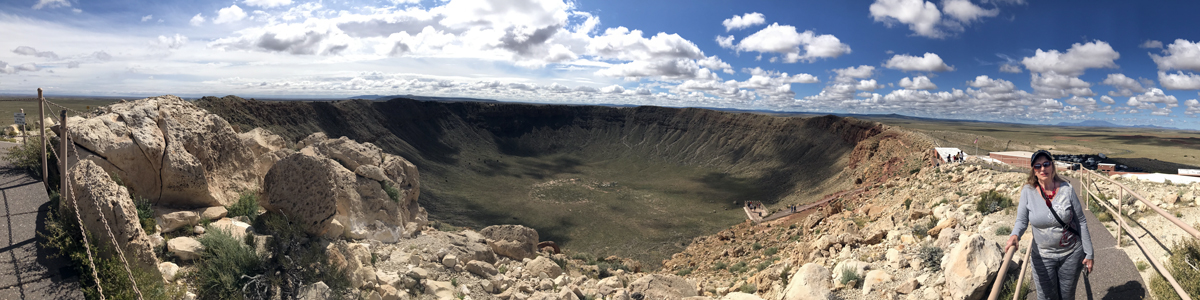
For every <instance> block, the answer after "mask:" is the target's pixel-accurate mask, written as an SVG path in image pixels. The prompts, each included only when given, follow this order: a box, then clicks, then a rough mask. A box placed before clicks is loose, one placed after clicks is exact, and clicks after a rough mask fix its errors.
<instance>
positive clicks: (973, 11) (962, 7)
mask: <svg viewBox="0 0 1200 300" xmlns="http://www.w3.org/2000/svg"><path fill="white" fill-rule="evenodd" d="M942 11H944V12H945V13H946V15H949V16H950V17H953V18H954V19H956V20H958V21H959V22H963V23H971V22H973V21H975V20H978V19H980V18H983V17H995V16H996V15H999V14H1000V9H999V8H993V9H983V8H982V7H979V6H978V5H975V4H974V3H971V1H969V0H945V1H942Z"/></svg>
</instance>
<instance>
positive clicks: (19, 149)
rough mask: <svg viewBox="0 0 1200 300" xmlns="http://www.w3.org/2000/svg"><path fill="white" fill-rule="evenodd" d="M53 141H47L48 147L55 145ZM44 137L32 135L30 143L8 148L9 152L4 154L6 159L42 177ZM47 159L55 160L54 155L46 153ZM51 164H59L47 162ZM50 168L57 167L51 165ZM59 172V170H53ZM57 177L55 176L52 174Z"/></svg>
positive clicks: (35, 175)
mask: <svg viewBox="0 0 1200 300" xmlns="http://www.w3.org/2000/svg"><path fill="white" fill-rule="evenodd" d="M53 146H54V145H53V144H52V143H47V144H46V147H53ZM41 147H42V138H41V137H36V136H31V137H29V140H28V143H24V144H19V145H16V146H14V147H12V148H9V149H8V153H5V154H4V160H6V161H8V162H10V163H12V164H13V166H14V167H17V168H18V169H25V170H28V171H30V172H32V173H33V175H34V178H41V177H42V150H41ZM46 159H47V160H54V155H53V154H51V153H46ZM47 165H49V166H55V165H57V163H56V162H49V161H48V162H47ZM50 169H55V168H53V167H51V168H50ZM53 173H58V172H53ZM51 177H55V176H51Z"/></svg>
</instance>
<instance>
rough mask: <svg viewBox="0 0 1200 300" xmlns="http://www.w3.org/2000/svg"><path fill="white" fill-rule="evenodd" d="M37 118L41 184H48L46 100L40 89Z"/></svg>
mask: <svg viewBox="0 0 1200 300" xmlns="http://www.w3.org/2000/svg"><path fill="white" fill-rule="evenodd" d="M38 116H40V118H38V122H41V124H42V129H40V130H41V132H42V134H41V137H42V184H48V183H46V180H47V179H50V177H49V176H50V173H49V170H50V166H48V165H46V98H44V97H42V88H38ZM46 187H47V188H49V187H50V186H49V185H47V186H46Z"/></svg>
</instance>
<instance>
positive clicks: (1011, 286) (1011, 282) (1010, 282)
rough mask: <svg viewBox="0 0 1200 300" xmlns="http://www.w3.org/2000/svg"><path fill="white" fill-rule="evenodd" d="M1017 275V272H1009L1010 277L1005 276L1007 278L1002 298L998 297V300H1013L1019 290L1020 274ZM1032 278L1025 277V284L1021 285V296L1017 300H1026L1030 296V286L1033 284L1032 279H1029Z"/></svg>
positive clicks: (1002, 289)
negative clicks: (1018, 280)
mask: <svg viewBox="0 0 1200 300" xmlns="http://www.w3.org/2000/svg"><path fill="white" fill-rule="evenodd" d="M1015 273H1016V272H1009V273H1008V276H1005V277H1007V278H1006V279H1005V280H1004V285H1003V286H1002V287H1001V290H1000V296H999V297H997V298H996V299H1005V300H1007V299H1012V298H1013V291H1014V290H1016V289H1017V277H1018V274H1015ZM1030 277H1031V276H1026V277H1025V282H1024V284H1021V292H1020V296H1018V297H1017V299H1025V297H1026V296H1028V295H1029V292H1030V289H1029V285H1030V284H1031V282H1030V279H1029V278H1030Z"/></svg>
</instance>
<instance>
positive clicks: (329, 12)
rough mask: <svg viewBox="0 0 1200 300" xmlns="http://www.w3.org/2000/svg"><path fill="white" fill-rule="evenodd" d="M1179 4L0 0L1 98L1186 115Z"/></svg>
mask: <svg viewBox="0 0 1200 300" xmlns="http://www.w3.org/2000/svg"><path fill="white" fill-rule="evenodd" d="M1196 11H1200V3H1198V2H1195V1H1037V0H984V1H981V0H944V1H943V0H936V1H924V0H873V1H615V0H605V1H594V0H579V1H563V0H511V1H497V0H449V1H442V0H419V1H414V0H390V1H315V2H310V1H304V0H236V1H230V0H223V1H138V0H119V1H89V0H16V1H14V0H6V1H4V2H2V3H0V32H3V33H2V35H3V38H0V93H4V94H30V93H31V92H32V91H34V90H35V89H36V88H38V87H42V88H44V89H46V90H47V93H48V95H50V96H53V95H97V96H150V95H160V94H175V95H181V96H189V97H195V96H205V95H215V96H223V95H230V94H232V95H239V96H243V97H260V98H279V97H339V98H340V97H348V96H354V95H366V94H381V95H404V94H415V95H428V96H460V97H477V98H489V99H499V100H510V101H529V102H546V103H581V104H588V103H606V104H640V105H662V106H700V107H728V108H741V109H765V110H779V111H807V112H836V113H872V114H886V113H896V114H903V115H910V116H920V117H935V118H952V119H969V120H988V121H1004V122H1020V123H1057V122H1063V121H1071V122H1075V121H1081V120H1091V119H1094V120H1106V121H1110V122H1113V123H1118V124H1126V125H1143V124H1153V125H1161V126H1172V127H1179V128H1189V129H1200V123H1198V121H1200V119H1197V116H1200V101H1197V98H1200V92H1198V91H1200V31H1198V30H1195V28H1200V20H1197V18H1195V17H1194V12H1196Z"/></svg>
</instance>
